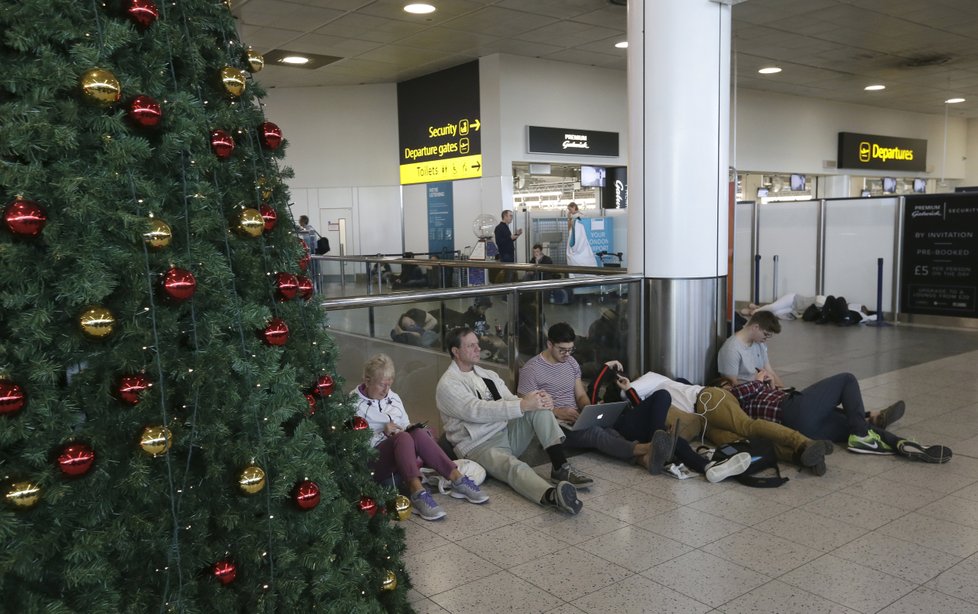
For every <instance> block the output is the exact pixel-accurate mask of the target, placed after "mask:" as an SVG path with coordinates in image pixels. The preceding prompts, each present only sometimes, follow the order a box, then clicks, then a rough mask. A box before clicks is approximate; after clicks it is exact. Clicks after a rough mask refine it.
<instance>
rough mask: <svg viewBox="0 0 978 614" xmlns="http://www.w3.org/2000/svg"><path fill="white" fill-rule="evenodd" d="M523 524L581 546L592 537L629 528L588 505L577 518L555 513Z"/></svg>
mask: <svg viewBox="0 0 978 614" xmlns="http://www.w3.org/2000/svg"><path fill="white" fill-rule="evenodd" d="M523 524H525V525H526V526H528V527H531V528H533V529H536V530H537V531H540V532H541V533H544V534H546V535H552V536H554V537H556V538H557V539H559V540H561V541H565V542H567V543H570V544H579V543H581V542H583V541H587V540H589V539H591V538H592V537H597V536H598V535H604V534H605V533H611V532H612V531H617V530H618V529H620V528H622V527H625V526H627V523H624V522H622V521H620V520H618V519H617V518H612V517H611V516H608V515H605V514H602V513H601V512H599V511H597V510H592V509H590V508H589V507H588V505H587V504H586V503H585V504H584V509H583V510H582V511H581V513H580V514H578V515H577V516H566V515H564V514H559V513H557V512H554V513H552V514H549V515H541V516H534V517H533V518H530V519H529V520H525V521H523Z"/></svg>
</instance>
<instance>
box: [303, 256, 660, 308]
mask: <svg viewBox="0 0 978 614" xmlns="http://www.w3.org/2000/svg"><path fill="white" fill-rule="evenodd" d="M531 266H532V265H531ZM544 266H546V265H544ZM568 268H573V269H580V268H585V269H586V268H587V267H568ZM642 279H643V278H642V276H641V275H627V274H626V275H621V274H619V275H608V276H603V277H601V278H600V279H598V278H597V276H594V277H590V278H587V277H581V278H574V279H544V280H538V281H524V282H519V283H508V284H496V285H493V286H478V287H469V288H456V289H447V288H441V289H436V290H423V291H420V292H398V293H396V294H385V295H382V296H354V297H349V298H342V297H337V298H329V299H324V300H322V301H320V304H321V305H322V306H323V307H325V308H326V309H327V310H337V309H360V308H363V307H382V306H385V305H400V304H403V303H414V302H419V301H431V300H439V301H441V300H445V299H453V298H468V297H473V296H487V295H495V294H500V293H503V292H512V291H514V290H515V291H517V292H538V291H543V290H555V289H559V288H577V287H581V286H595V285H601V286H605V285H612V284H626V283H632V282H636V281H642Z"/></svg>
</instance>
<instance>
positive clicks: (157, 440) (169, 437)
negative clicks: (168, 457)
mask: <svg viewBox="0 0 978 614" xmlns="http://www.w3.org/2000/svg"><path fill="white" fill-rule="evenodd" d="M172 441H173V433H171V432H170V429H168V428H166V427H165V426H147V427H146V428H144V429H143V434H142V435H140V436H139V447H140V448H142V449H143V452H146V453H147V454H152V455H153V456H159V455H160V454H165V453H166V451H167V450H169V449H170V443H171V442H172Z"/></svg>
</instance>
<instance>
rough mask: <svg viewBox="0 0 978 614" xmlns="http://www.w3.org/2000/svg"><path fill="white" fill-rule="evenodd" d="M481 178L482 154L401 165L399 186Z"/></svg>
mask: <svg viewBox="0 0 978 614" xmlns="http://www.w3.org/2000/svg"><path fill="white" fill-rule="evenodd" d="M476 177H482V154H477V155H472V156H462V157H457V158H455V157H453V158H446V159H443V160H429V161H427V162H415V163H414V164H402V165H401V184H402V185H406V184H410V183H429V182H433V181H454V180H456V179H474V178H476Z"/></svg>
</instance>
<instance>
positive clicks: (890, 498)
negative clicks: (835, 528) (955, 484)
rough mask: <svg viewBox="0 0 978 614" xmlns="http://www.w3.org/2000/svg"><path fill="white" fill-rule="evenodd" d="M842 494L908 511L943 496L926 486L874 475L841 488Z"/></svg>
mask: <svg viewBox="0 0 978 614" xmlns="http://www.w3.org/2000/svg"><path fill="white" fill-rule="evenodd" d="M842 494H843V495H846V496H851V497H858V498H860V499H866V500H869V501H873V502H881V503H885V504H886V505H889V506H891V507H895V508H897V509H901V510H906V511H908V512H910V511H913V510H916V509H919V508H921V507H924V506H925V505H929V504H931V503H933V502H934V501H935V500H937V499H940V498H941V497H943V495H942V494H941V493H939V492H936V491H933V490H929V489H927V488H919V487H917V486H910V485H908V484H901V483H899V482H894V481H892V480H886V479H883V478H881V477H875V476H874V477H871V478H866V479H865V480H863V481H862V482H858V483H856V484H853V485H852V486H849V487H848V488H845V489H843V490H842Z"/></svg>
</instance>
